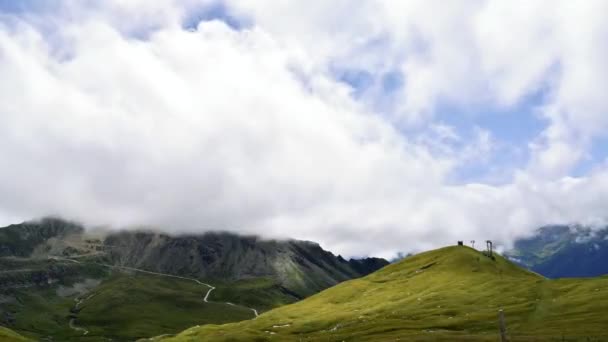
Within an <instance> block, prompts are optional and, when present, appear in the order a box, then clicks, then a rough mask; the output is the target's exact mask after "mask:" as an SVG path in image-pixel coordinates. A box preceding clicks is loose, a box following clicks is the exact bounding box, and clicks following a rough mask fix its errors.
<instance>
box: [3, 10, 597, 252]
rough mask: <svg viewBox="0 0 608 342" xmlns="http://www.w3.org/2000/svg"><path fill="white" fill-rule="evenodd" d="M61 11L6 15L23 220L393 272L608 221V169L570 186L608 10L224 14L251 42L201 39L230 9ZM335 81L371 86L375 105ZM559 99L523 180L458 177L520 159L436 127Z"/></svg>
mask: <svg viewBox="0 0 608 342" xmlns="http://www.w3.org/2000/svg"><path fill="white" fill-rule="evenodd" d="M84 3H85V4H87V5H91V4H88V3H87V2H84ZM61 4H62V5H61V6H57V8H58V9H57V10H45V11H43V12H39V13H37V12H31V13H27V14H26V15H24V14H22V13H18V14H15V13H6V14H4V15H3V16H2V17H1V19H0V79H1V81H0V220H2V221H4V222H3V223H9V221H14V220H15V219H16V218H22V219H28V218H32V217H37V216H43V215H48V214H55V215H61V216H65V217H68V218H74V219H78V220H81V221H83V222H85V223H88V224H92V225H95V224H112V225H114V226H130V225H155V226H160V227H163V228H164V229H167V230H170V231H176V232H182V231H202V230H218V229H222V230H232V231H236V232H243V233H256V234H262V235H265V236H269V237H294V238H303V239H310V240H314V241H318V242H320V243H321V244H322V245H323V246H324V247H327V248H330V249H332V250H334V251H336V252H339V253H343V254H346V255H380V256H385V257H391V256H393V255H395V254H396V253H397V252H399V251H409V250H417V249H423V248H430V247H436V246H439V245H441V244H445V243H452V242H454V241H455V240H462V239H469V238H477V239H479V240H481V239H484V238H492V239H498V240H501V241H503V242H505V243H509V242H510V241H512V239H513V238H514V237H517V236H523V235H526V234H529V233H530V232H531V230H532V229H533V228H534V227H536V226H538V225H542V224H548V223H555V222H559V223H562V222H580V223H590V224H602V223H603V222H604V219H605V217H606V215H605V212H604V211H603V210H602V203H605V201H606V200H607V199H608V198H607V197H608V170H606V167H605V166H604V165H597V166H596V167H595V168H594V169H593V170H592V171H591V172H590V173H589V174H587V175H584V176H580V177H578V178H575V177H572V176H571V174H570V173H571V171H572V168H573V167H575V166H576V164H577V163H578V162H579V161H580V160H581V158H582V157H583V156H584V155H585V153H586V151H587V150H588V149H589V146H590V144H592V142H593V139H594V138H596V137H599V136H601V135H602V134H603V128H605V126H606V124H608V123H607V122H606V119H605V110H606V109H607V108H606V107H607V106H608V101H607V100H606V99H605V98H603V97H602V94H601V89H602V88H601V84H602V81H603V80H604V79H606V78H607V77H606V76H608V75H607V70H606V66H605V65H604V63H603V62H602V61H603V60H606V59H605V58H604V57H607V55H608V53H607V52H608V44H605V43H604V42H605V41H606V40H605V38H606V36H607V34H606V33H607V31H606V29H607V28H608V25H607V24H606V23H604V21H603V20H602V18H601V13H605V12H606V11H603V12H602V8H601V7H602V6H603V2H592V1H590V2H588V3H586V4H585V5H584V6H582V5H579V6H578V7H576V8H571V5H570V4H569V3H568V2H560V3H555V2H546V3H542V2H535V3H534V4H530V3H529V2H522V3H519V4H517V3H516V2H510V3H508V4H505V3H499V2H481V3H480V2H478V1H461V2H458V3H456V2H453V3H451V4H450V5H446V4H445V2H442V3H439V2H436V3H433V2H428V1H409V2H399V3H396V2H392V1H391V2H389V1H365V2H361V3H360V5H358V6H353V5H352V3H351V2H345V1H334V2H327V1H307V2H306V3H304V2H277V1H227V2H225V3H222V4H221V6H223V7H222V8H225V12H229V13H230V14H231V15H233V16H234V17H235V18H237V19H241V20H246V21H247V22H249V23H251V24H250V25H248V26H247V27H244V28H243V27H240V28H237V27H234V26H231V25H228V24H227V23H225V22H224V21H222V18H221V16H219V17H218V18H217V19H216V20H207V19H205V20H201V21H200V22H199V23H198V24H196V25H194V26H192V25H189V26H190V27H186V26H187V25H184V21H185V20H186V18H189V19H188V20H191V18H192V13H197V12H201V13H204V12H205V11H206V10H209V9H213V8H217V6H218V4H219V3H218V2H217V1H212V0H209V1H186V2H176V1H158V2H154V4H152V3H151V2H149V1H108V2H104V3H103V4H96V5H95V6H85V5H83V2H70V1H66V2H61ZM585 6H586V7H585ZM345 13H348V15H345ZM50 19H52V20H50ZM336 68H339V69H342V70H355V71H357V72H365V73H366V74H367V75H369V77H370V79H371V81H370V84H371V85H370V86H369V87H367V88H366V89H364V90H362V92H361V93H360V94H358V95H357V96H356V95H355V91H354V89H353V88H354V87H357V84H352V83H348V82H345V81H344V80H343V79H340V78H339V77H336V72H335V70H336ZM393 74H399V75H401V76H402V77H403V84H396V85H395V84H392V85H391V87H393V88H395V89H387V79H386V75H393ZM539 93H540V94H543V96H542V99H541V100H540V102H539V103H534V104H532V105H533V106H536V107H538V108H537V111H538V113H539V115H541V116H542V117H544V118H545V119H546V122H547V127H546V129H545V130H544V131H542V132H540V133H539V135H538V136H537V137H536V138H535V139H534V140H533V141H526V142H521V143H522V144H524V145H527V146H528V147H527V148H528V149H529V152H530V158H529V160H528V161H526V163H525V164H521V165H511V166H510V167H511V169H512V170H511V172H510V173H511V177H510V178H509V181H508V182H503V183H501V184H498V185H497V184H483V183H481V181H479V182H477V183H471V182H469V181H467V182H458V181H457V180H454V177H453V175H454V172H455V170H458V169H459V168H462V167H466V166H468V165H471V164H480V165H481V166H485V167H487V165H486V164H487V163H488V162H491V160H492V158H491V157H492V155H494V154H496V153H500V149H498V148H497V146H498V145H499V144H498V143H497V142H496V139H495V138H494V137H493V135H492V133H491V132H490V131H488V130H486V129H483V128H479V127H475V128H473V134H471V135H470V136H468V137H467V136H465V135H463V134H461V132H458V130H456V129H455V128H454V127H451V126H448V125H446V124H444V123H442V122H439V121H438V120H437V119H436V117H437V113H438V112H439V111H441V110H442V108H445V106H446V104H447V105H449V106H457V107H465V108H467V107H470V108H475V107H477V106H482V107H484V108H505V107H512V106H515V105H517V104H520V103H522V102H525V101H528V99H529V97H530V96H537V95H538V94H539ZM455 115H456V114H455ZM480 115H483V114H480ZM488 115H491V114H488Z"/></svg>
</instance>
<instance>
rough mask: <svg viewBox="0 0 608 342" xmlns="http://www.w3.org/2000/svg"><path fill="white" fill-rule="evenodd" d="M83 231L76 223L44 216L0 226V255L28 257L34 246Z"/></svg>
mask: <svg viewBox="0 0 608 342" xmlns="http://www.w3.org/2000/svg"><path fill="white" fill-rule="evenodd" d="M83 231H84V229H83V228H82V227H81V226H79V225H78V224H76V223H73V222H69V221H65V220H61V219H58V218H44V219H42V220H40V221H32V222H25V223H21V224H14V225H10V226H8V227H4V228H0V257H3V256H16V257H29V256H31V255H32V254H33V253H34V251H35V249H36V247H38V246H41V245H43V244H45V243H46V242H47V241H49V240H51V239H61V238H65V237H67V236H69V235H73V234H82V233H83Z"/></svg>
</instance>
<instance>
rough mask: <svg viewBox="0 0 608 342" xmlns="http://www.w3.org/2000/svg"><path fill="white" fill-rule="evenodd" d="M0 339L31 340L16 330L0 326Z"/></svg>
mask: <svg viewBox="0 0 608 342" xmlns="http://www.w3.org/2000/svg"><path fill="white" fill-rule="evenodd" d="M0 341H31V340H30V339H28V338H25V337H23V336H21V335H19V334H17V333H16V332H14V331H12V330H10V329H8V328H5V327H0Z"/></svg>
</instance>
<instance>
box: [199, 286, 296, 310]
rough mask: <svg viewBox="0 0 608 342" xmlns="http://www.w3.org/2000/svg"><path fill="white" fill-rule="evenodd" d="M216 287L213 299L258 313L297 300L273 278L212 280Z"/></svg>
mask: <svg viewBox="0 0 608 342" xmlns="http://www.w3.org/2000/svg"><path fill="white" fill-rule="evenodd" d="M212 283H213V285H214V286H215V287H216V289H215V290H214V291H213V292H212V295H211V299H212V300H214V301H222V302H230V303H235V304H240V305H244V306H246V307H250V308H255V309H256V310H258V312H259V313H262V312H264V311H267V310H269V309H272V308H275V307H279V306H282V305H285V304H290V303H293V302H295V301H297V300H298V298H297V297H296V296H295V294H290V292H289V291H288V290H286V289H285V288H283V287H282V286H281V285H280V283H279V282H278V281H277V280H276V279H273V278H265V277H260V278H254V279H247V280H239V281H235V282H225V281H219V280H213V281H212Z"/></svg>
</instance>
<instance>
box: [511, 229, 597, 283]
mask: <svg viewBox="0 0 608 342" xmlns="http://www.w3.org/2000/svg"><path fill="white" fill-rule="evenodd" d="M506 255H507V256H508V257H509V258H511V259H512V260H514V261H516V262H518V263H520V264H522V265H524V266H525V267H527V268H529V269H531V270H533V271H535V272H538V273H540V274H542V275H544V276H546V277H549V278H565V277H594V276H599V275H605V274H608V263H606V260H608V228H603V229H590V228H588V227H584V226H564V225H553V226H546V227H542V228H540V229H538V230H537V232H536V234H535V235H534V236H533V237H530V238H527V239H520V240H517V241H516V242H515V244H514V248H513V250H511V251H508V252H507V253H506Z"/></svg>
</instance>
